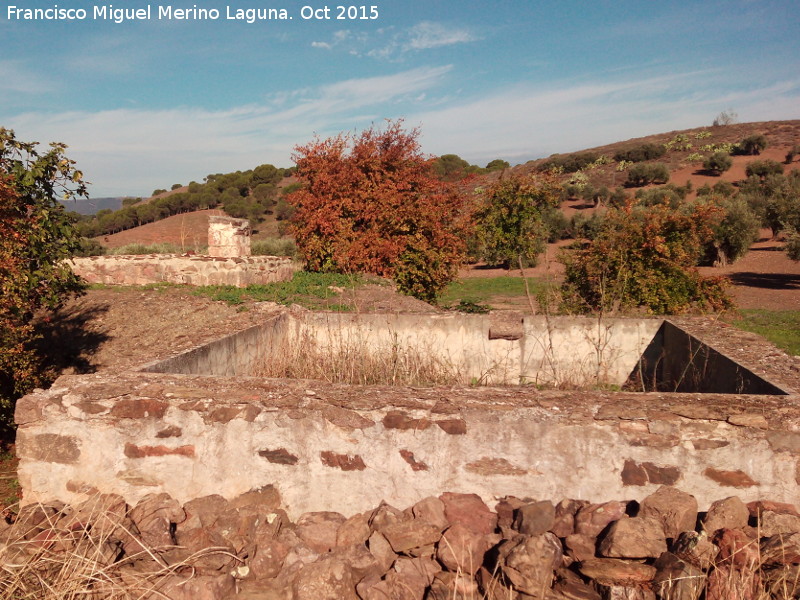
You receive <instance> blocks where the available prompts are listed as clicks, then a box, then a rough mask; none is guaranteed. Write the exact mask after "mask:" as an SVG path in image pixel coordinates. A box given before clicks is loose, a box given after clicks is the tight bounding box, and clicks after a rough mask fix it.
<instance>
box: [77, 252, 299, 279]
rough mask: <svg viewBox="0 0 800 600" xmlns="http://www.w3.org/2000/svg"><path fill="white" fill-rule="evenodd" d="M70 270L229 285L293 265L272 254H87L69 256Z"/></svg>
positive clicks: (286, 273)
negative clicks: (245, 255) (222, 255)
mask: <svg viewBox="0 0 800 600" xmlns="http://www.w3.org/2000/svg"><path fill="white" fill-rule="evenodd" d="M71 264H72V268H73V271H75V273H76V274H77V275H79V276H80V277H82V278H84V279H85V280H86V281H88V282H89V283H105V284H110V285H146V284H149V283H160V282H168V283H177V284H187V285H233V286H236V287H245V286H248V285H251V284H264V283H272V282H274V281H286V280H289V279H291V278H292V275H293V274H294V272H295V270H296V267H295V266H294V265H293V263H292V261H291V259H288V258H282V257H276V256H247V257H244V258H214V257H211V256H200V255H190V254H147V255H135V256H126V255H120V256H90V257H86V258H74V259H72V263H71Z"/></svg>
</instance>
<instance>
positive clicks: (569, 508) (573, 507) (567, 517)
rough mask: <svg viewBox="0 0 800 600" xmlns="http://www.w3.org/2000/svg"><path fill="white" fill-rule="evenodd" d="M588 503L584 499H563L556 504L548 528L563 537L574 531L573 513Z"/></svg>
mask: <svg viewBox="0 0 800 600" xmlns="http://www.w3.org/2000/svg"><path fill="white" fill-rule="evenodd" d="M588 504H589V503H588V502H586V501H585V500H569V499H565V500H562V501H561V502H559V503H558V504H556V515H555V519H554V520H553V527H552V528H551V529H550V531H552V532H553V533H554V534H556V536H558V537H560V538H565V537H567V536H568V535H572V534H573V533H575V514H576V513H577V512H578V511H579V510H580V509H581V508H583V507H584V506H587V505H588Z"/></svg>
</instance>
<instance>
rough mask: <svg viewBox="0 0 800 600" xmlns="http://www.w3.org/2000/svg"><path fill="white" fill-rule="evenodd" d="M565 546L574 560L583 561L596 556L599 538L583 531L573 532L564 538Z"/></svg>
mask: <svg viewBox="0 0 800 600" xmlns="http://www.w3.org/2000/svg"><path fill="white" fill-rule="evenodd" d="M564 547H565V548H566V549H567V555H568V556H569V557H570V558H571V559H572V560H576V561H578V562H583V561H584V560H589V559H591V558H594V557H595V556H596V550H597V539H596V538H594V537H591V536H588V535H583V534H582V533H573V534H572V535H568V536H567V537H566V538H564Z"/></svg>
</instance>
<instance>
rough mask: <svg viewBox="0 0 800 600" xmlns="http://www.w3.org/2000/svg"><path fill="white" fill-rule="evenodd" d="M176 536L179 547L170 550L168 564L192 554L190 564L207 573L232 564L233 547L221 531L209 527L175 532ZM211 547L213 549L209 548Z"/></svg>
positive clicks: (180, 560) (186, 558)
mask: <svg viewBox="0 0 800 600" xmlns="http://www.w3.org/2000/svg"><path fill="white" fill-rule="evenodd" d="M176 537H177V544H178V546H180V548H176V549H175V550H173V551H171V552H170V554H169V558H168V562H169V563H170V564H175V563H179V562H183V561H186V560H188V559H189V557H190V556H194V557H195V558H194V559H192V561H191V564H192V566H193V567H195V568H197V569H198V570H199V571H200V572H201V573H202V574H207V575H210V574H213V573H214V572H216V571H221V570H223V569H227V568H229V567H231V566H233V564H234V561H235V559H234V557H233V556H232V555H234V554H235V552H234V549H233V547H232V546H231V545H230V544H229V543H228V541H227V540H226V539H225V538H224V537H223V536H222V534H221V533H219V532H218V531H216V530H215V529H213V528H211V527H198V528H196V529H190V530H188V531H186V530H184V531H181V532H179V533H177V534H176ZM212 548H213V550H210V549H212ZM165 558H166V557H165Z"/></svg>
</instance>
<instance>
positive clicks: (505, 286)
mask: <svg viewBox="0 0 800 600" xmlns="http://www.w3.org/2000/svg"><path fill="white" fill-rule="evenodd" d="M548 285H549V284H548V282H547V281H544V280H542V279H533V278H531V277H528V286H529V287H530V292H531V294H532V295H533V296H536V295H537V294H540V293H543V292H544V291H545V290H546V289H547V288H548ZM501 296H502V297H521V296H525V280H524V279H523V278H522V277H470V278H467V279H460V280H458V281H454V282H453V283H451V284H450V285H448V286H447V287H446V288H445V290H444V292H442V295H441V296H440V297H439V303H440V304H441V305H442V306H451V305H453V304H456V305H458V304H463V305H472V304H487V303H489V304H491V301H492V299H493V298H496V297H501Z"/></svg>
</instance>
